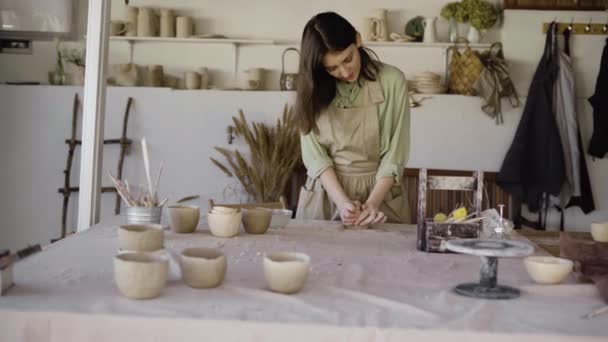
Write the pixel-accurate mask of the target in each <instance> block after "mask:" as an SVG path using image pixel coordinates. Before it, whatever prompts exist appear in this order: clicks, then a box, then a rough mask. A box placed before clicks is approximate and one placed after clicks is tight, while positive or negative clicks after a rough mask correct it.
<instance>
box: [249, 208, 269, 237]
mask: <svg viewBox="0 0 608 342" xmlns="http://www.w3.org/2000/svg"><path fill="white" fill-rule="evenodd" d="M271 219H272V211H270V210H268V209H263V208H254V209H247V210H243V227H244V228H245V231H246V232H247V233H249V234H264V233H266V231H267V230H268V228H269V227H270V220H271Z"/></svg>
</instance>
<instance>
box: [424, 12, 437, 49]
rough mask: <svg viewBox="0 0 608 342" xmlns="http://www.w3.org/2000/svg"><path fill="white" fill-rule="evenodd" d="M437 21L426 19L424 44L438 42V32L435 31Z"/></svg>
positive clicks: (434, 18) (435, 18)
mask: <svg viewBox="0 0 608 342" xmlns="http://www.w3.org/2000/svg"><path fill="white" fill-rule="evenodd" d="M436 21H437V17H426V18H424V21H422V25H423V26H424V40H423V41H424V42H425V43H435V42H437V31H436V29H435V22H436Z"/></svg>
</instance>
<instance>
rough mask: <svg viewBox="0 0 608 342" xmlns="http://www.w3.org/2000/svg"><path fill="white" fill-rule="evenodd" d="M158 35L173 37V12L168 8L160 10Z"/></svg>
mask: <svg viewBox="0 0 608 342" xmlns="http://www.w3.org/2000/svg"><path fill="white" fill-rule="evenodd" d="M160 36H161V37H175V14H174V13H173V11H172V10H170V9H168V8H163V9H161V10H160Z"/></svg>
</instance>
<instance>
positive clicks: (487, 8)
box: [469, 1, 498, 30]
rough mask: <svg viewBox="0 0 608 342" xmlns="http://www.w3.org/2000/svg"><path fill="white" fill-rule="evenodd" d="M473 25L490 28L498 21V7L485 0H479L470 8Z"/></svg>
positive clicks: (477, 27)
mask: <svg viewBox="0 0 608 342" xmlns="http://www.w3.org/2000/svg"><path fill="white" fill-rule="evenodd" d="M469 18H470V21H471V25H472V26H473V27H475V28H476V29H478V30H485V29H489V28H490V27H492V26H494V24H496V21H498V13H497V11H496V8H494V6H492V5H491V4H489V3H488V2H485V1H479V2H478V3H476V5H475V6H472V7H471V9H470V10H469Z"/></svg>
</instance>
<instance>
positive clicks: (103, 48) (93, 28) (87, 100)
mask: <svg viewBox="0 0 608 342" xmlns="http://www.w3.org/2000/svg"><path fill="white" fill-rule="evenodd" d="M110 3H111V0H90V1H89V12H88V20H87V45H86V51H87V57H86V62H85V64H86V70H85V82H84V102H83V103H84V105H83V119H82V154H81V164H80V165H81V166H80V193H79V196H78V226H77V231H79V232H80V231H83V230H86V229H88V228H90V227H91V226H92V225H94V224H95V223H97V222H99V207H100V206H99V204H100V203H99V202H100V200H101V196H100V188H101V175H102V173H101V165H102V148H103V128H104V127H103V126H104V116H105V112H104V111H105V102H106V81H105V79H106V69H107V62H108V37H109V32H108V31H109V22H110Z"/></svg>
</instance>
